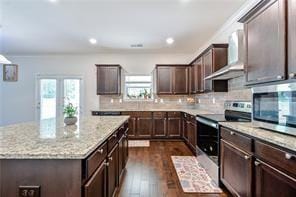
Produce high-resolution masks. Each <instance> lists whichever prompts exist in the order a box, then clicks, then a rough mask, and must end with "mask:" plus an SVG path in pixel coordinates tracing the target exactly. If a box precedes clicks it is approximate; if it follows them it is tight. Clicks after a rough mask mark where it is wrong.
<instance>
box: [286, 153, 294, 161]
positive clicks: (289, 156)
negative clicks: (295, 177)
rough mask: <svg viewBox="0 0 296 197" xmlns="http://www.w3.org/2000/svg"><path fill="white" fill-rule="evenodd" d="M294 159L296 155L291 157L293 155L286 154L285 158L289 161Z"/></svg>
mask: <svg viewBox="0 0 296 197" xmlns="http://www.w3.org/2000/svg"><path fill="white" fill-rule="evenodd" d="M294 157H295V156H294V155H291V154H289V153H286V154H285V158H286V159H288V160H289V159H293V158H294Z"/></svg>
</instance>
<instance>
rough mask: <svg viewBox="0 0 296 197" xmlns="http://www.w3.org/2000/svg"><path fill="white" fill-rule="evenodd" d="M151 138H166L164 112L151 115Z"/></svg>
mask: <svg viewBox="0 0 296 197" xmlns="http://www.w3.org/2000/svg"><path fill="white" fill-rule="evenodd" d="M153 125H154V127H153V137H160V138H163V137H166V131H167V129H166V128H167V118H166V112H154V113H153Z"/></svg>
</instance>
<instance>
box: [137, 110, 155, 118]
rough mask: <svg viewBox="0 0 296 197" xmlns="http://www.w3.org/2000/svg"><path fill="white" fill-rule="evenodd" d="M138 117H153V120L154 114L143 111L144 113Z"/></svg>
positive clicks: (139, 113)
mask: <svg viewBox="0 0 296 197" xmlns="http://www.w3.org/2000/svg"><path fill="white" fill-rule="evenodd" d="M138 117H149V118H150V117H151V118H152V112H149V111H143V112H138Z"/></svg>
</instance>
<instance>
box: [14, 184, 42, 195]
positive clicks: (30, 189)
mask: <svg viewBox="0 0 296 197" xmlns="http://www.w3.org/2000/svg"><path fill="white" fill-rule="evenodd" d="M19 197H40V186H19Z"/></svg>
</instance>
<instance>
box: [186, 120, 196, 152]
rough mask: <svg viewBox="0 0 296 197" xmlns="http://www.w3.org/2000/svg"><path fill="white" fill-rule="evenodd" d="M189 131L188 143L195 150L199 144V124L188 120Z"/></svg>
mask: <svg viewBox="0 0 296 197" xmlns="http://www.w3.org/2000/svg"><path fill="white" fill-rule="evenodd" d="M186 125H187V133H188V143H189V146H190V148H191V149H192V150H193V151H196V145H197V142H196V141H197V125H196V123H195V122H193V121H188V120H187V124H186Z"/></svg>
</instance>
